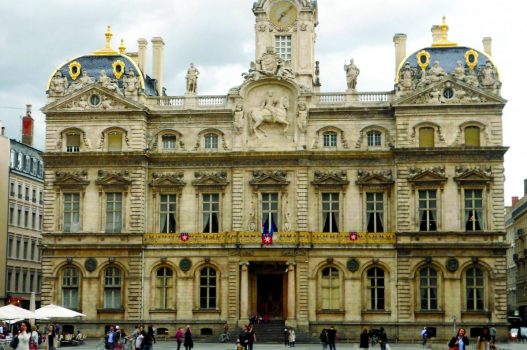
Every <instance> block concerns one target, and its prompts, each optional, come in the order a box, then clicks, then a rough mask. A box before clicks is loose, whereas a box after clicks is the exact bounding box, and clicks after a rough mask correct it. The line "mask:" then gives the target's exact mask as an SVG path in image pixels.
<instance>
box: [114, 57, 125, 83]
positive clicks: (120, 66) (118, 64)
mask: <svg viewBox="0 0 527 350" xmlns="http://www.w3.org/2000/svg"><path fill="white" fill-rule="evenodd" d="M125 68H126V65H125V64H124V62H123V61H121V60H117V61H114V62H113V63H112V69H113V75H114V76H115V77H116V78H117V79H121V77H122V76H123V74H124V69H125Z"/></svg>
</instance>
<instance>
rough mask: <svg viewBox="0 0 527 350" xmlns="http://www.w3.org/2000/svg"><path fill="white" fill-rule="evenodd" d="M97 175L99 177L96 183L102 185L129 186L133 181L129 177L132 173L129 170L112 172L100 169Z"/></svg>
mask: <svg viewBox="0 0 527 350" xmlns="http://www.w3.org/2000/svg"><path fill="white" fill-rule="evenodd" d="M97 175H98V178H97V180H96V181H95V184H97V185H99V186H102V187H128V186H130V184H131V183H132V181H131V180H130V179H129V176H130V174H129V173H128V171H116V172H110V171H105V170H99V172H98V173H97Z"/></svg>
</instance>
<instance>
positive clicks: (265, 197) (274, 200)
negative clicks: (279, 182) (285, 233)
mask: <svg viewBox="0 0 527 350" xmlns="http://www.w3.org/2000/svg"><path fill="white" fill-rule="evenodd" d="M277 231H278V193H262V233H273V232H277Z"/></svg>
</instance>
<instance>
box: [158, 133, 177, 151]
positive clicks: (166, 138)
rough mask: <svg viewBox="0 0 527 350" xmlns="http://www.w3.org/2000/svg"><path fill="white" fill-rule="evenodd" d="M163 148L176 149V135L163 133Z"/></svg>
mask: <svg viewBox="0 0 527 350" xmlns="http://www.w3.org/2000/svg"><path fill="white" fill-rule="evenodd" d="M161 139H162V140H163V149H166V150H175V149H176V135H163V137H162V138H161Z"/></svg>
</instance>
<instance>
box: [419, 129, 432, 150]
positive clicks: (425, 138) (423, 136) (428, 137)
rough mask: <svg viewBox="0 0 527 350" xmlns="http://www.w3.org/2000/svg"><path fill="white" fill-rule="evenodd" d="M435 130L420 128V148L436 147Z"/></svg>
mask: <svg viewBox="0 0 527 350" xmlns="http://www.w3.org/2000/svg"><path fill="white" fill-rule="evenodd" d="M434 133H435V130H434V128H431V127H423V128H419V147H434V146H435V139H434Z"/></svg>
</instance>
